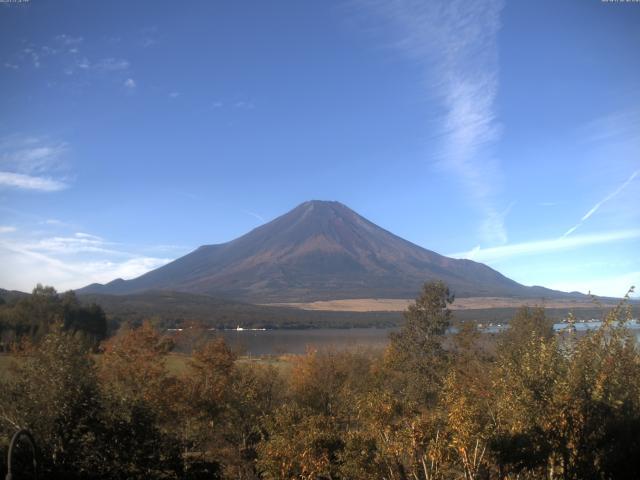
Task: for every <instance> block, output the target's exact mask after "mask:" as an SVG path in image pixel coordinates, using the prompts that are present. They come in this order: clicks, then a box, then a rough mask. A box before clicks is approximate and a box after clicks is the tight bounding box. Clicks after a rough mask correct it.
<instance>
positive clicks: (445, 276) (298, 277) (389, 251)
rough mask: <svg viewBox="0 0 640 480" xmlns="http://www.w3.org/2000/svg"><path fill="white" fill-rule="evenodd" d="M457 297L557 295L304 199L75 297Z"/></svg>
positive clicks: (347, 212)
mask: <svg viewBox="0 0 640 480" xmlns="http://www.w3.org/2000/svg"><path fill="white" fill-rule="evenodd" d="M433 279H439V280H443V281H445V282H446V283H447V284H448V285H449V287H450V288H451V290H452V291H453V292H454V293H455V294H456V295H457V296H460V297H469V296H478V297H507V296H508V297H528V298H532V297H540V296H545V297H555V296H558V295H562V294H561V293H560V292H554V291H553V290H548V289H545V288H541V287H525V286H523V285H521V284H519V283H517V282H515V281H513V280H510V279H509V278H507V277H505V276H504V275H502V274H500V273H499V272H497V271H495V270H493V269H492V268H490V267H488V266H486V265H483V264H481V263H477V262H473V261H471V260H459V259H453V258H449V257H445V256H443V255H439V254H437V253H435V252H432V251H430V250H426V249H424V248H422V247H419V246H418V245H415V244H413V243H411V242H408V241H407V240H404V239H402V238H400V237H398V236H396V235H394V234H392V233H390V232H388V231H387V230H384V229H383V228H380V227H378V226H377V225H375V224H374V223H372V222H370V221H369V220H367V219H366V218H364V217H362V216H360V215H358V214H357V213H356V212H354V211H353V210H351V209H350V208H348V207H346V206H345V205H343V204H341V203H339V202H328V201H317V200H315V201H309V202H305V203H303V204H301V205H299V206H298V207H296V208H294V209H293V210H291V211H290V212H289V213H286V214H284V215H282V216H280V217H278V218H276V219H275V220H272V221H271V222H269V223H266V224H264V225H262V226H260V227H258V228H256V229H254V230H252V231H250V232H249V233H247V234H246V235H243V236H241V237H239V238H237V239H235V240H232V241H230V242H227V243H222V244H218V245H204V246H202V247H199V248H198V249H196V250H195V251H193V252H191V253H189V254H187V255H185V256H183V257H181V258H178V259H177V260H174V261H173V262H171V263H168V264H167V265H164V266H163V267H160V268H157V269H155V270H152V271H151V272H148V273H146V274H144V275H142V276H140V277H138V278H135V279H133V280H122V279H117V280H114V281H112V282H110V283H108V284H106V285H99V284H92V285H89V286H87V287H85V288H83V289H81V290H80V293H107V294H128V293H136V292H142V291H145V290H174V291H182V292H188V293H197V294H207V295H215V296H220V297H227V298H232V299H238V300H244V301H251V302H265V303H266V302H295V301H312V300H333V299H345V298H413V297H415V296H416V294H417V293H418V292H419V290H420V287H421V285H422V284H423V283H424V282H425V281H428V280H433Z"/></svg>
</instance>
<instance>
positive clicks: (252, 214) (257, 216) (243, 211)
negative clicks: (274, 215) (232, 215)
mask: <svg viewBox="0 0 640 480" xmlns="http://www.w3.org/2000/svg"><path fill="white" fill-rule="evenodd" d="M242 213H246V214H247V215H250V216H252V217H253V218H256V219H258V220H260V221H261V222H262V223H264V222H265V221H266V220H265V219H264V217H263V216H262V215H260V214H258V213H256V212H252V211H251V210H242Z"/></svg>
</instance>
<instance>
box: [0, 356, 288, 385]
mask: <svg viewBox="0 0 640 480" xmlns="http://www.w3.org/2000/svg"><path fill="white" fill-rule="evenodd" d="M20 358H21V357H17V356H15V355H11V354H7V353H3V354H0V381H2V380H6V379H8V378H9V377H10V375H11V369H10V365H11V364H12V363H15V362H16V361H18V362H19V361H20ZM94 358H95V359H96V361H98V362H99V361H100V355H95V356H94ZM190 358H191V357H190V356H189V355H185V354H180V353H170V354H169V355H167V358H166V366H167V370H168V371H169V373H170V374H171V375H176V376H178V375H180V374H182V373H185V372H186V371H187V369H188V368H189V367H188V362H189V359H190ZM293 358H294V356H293V355H278V356H261V357H256V356H242V357H239V358H238V360H237V363H238V364H251V365H271V366H273V367H276V368H277V369H278V370H280V371H281V372H286V371H288V370H290V369H291V366H292V363H293Z"/></svg>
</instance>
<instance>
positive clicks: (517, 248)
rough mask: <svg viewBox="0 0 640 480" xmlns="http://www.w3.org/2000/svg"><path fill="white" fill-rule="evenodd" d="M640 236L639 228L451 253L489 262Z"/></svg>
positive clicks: (455, 255)
mask: <svg viewBox="0 0 640 480" xmlns="http://www.w3.org/2000/svg"><path fill="white" fill-rule="evenodd" d="M637 238H640V229H630V230H618V231H613V232H605V233H596V234H589V235H574V236H570V237H561V238H553V239H548V240H538V241H534V242H524V243H515V244H512V245H503V246H500V247H491V248H480V247H479V246H476V247H475V248H473V249H471V250H470V251H468V252H459V253H453V254H450V255H448V256H450V257H454V258H468V259H470V260H475V261H479V262H491V261H493V260H500V259H504V258H511V257H522V256H526V255H536V254H541V253H548V252H555V251H561V250H573V249H576V248H581V247H586V246H589V245H598V244H604V243H611V242H619V241H624V240H631V239H637Z"/></svg>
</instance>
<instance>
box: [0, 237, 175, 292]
mask: <svg viewBox="0 0 640 480" xmlns="http://www.w3.org/2000/svg"><path fill="white" fill-rule="evenodd" d="M115 246H116V245H115V244H113V243H110V242H107V241H105V240H104V239H102V238H101V237H99V236H96V235H92V234H89V233H84V232H76V233H75V234H73V235H70V236H67V237H48V238H40V239H31V240H29V239H27V240H26V241H25V240H22V241H16V240H13V241H8V240H2V239H0V264H2V266H3V268H2V269H0V287H3V288H11V289H19V290H23V291H29V290H31V289H32V288H33V286H34V285H36V284H37V283H45V284H47V285H53V286H54V287H56V288H57V289H58V290H67V289H74V288H80V287H83V286H85V285H88V284H90V283H94V282H99V283H106V282H109V281H111V280H114V279H115V278H124V279H130V278H135V277H137V276H139V275H142V274H143V273H146V272H148V271H149V270H153V269H154V268H157V267H159V266H162V265H164V264H166V263H168V262H169V261H171V259H169V258H159V257H151V256H147V255H139V254H135V253H129V252H124V251H120V250H117V249H116V248H114V247H115Z"/></svg>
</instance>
